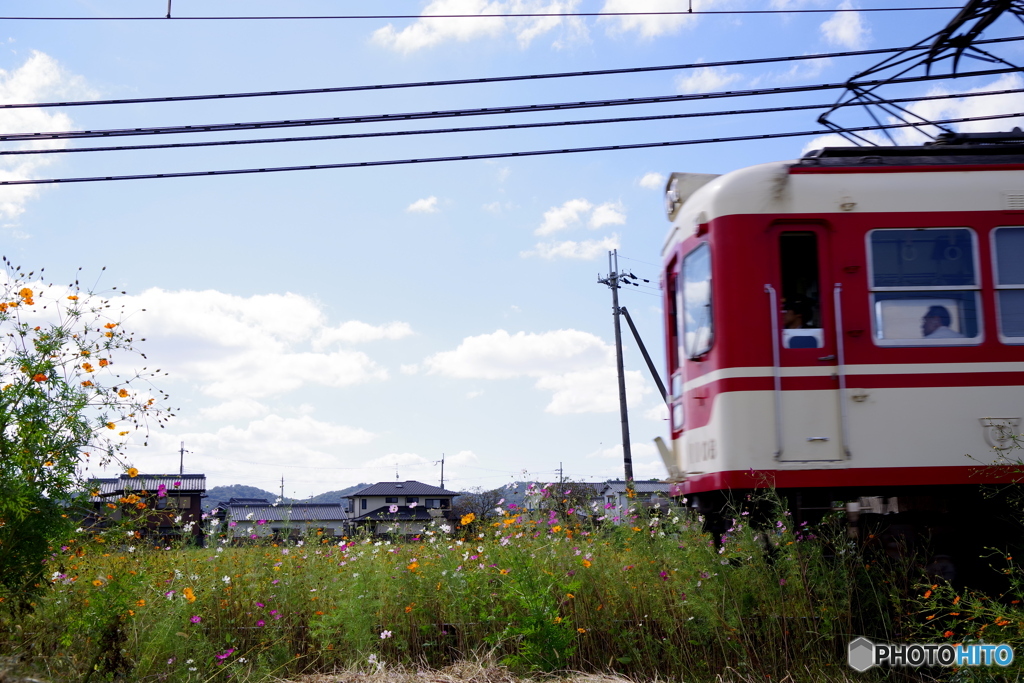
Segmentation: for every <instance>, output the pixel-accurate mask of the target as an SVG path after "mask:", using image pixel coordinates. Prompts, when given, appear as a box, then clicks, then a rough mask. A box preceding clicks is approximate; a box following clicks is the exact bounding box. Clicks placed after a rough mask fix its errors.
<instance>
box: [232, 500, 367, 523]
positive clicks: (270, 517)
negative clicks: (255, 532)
mask: <svg viewBox="0 0 1024 683" xmlns="http://www.w3.org/2000/svg"><path fill="white" fill-rule="evenodd" d="M226 507H227V517H228V518H230V519H233V520H236V521H244V520H246V519H247V518H249V515H250V514H251V515H252V518H251V520H252V521H254V522H255V521H257V520H263V521H265V522H287V521H293V522H328V521H332V522H333V521H337V520H347V519H348V513H347V512H345V509H344V508H343V507H342V506H341V504H340V503H293V504H291V505H270V504H269V503H267V504H260V505H232V504H229V505H227V506H226Z"/></svg>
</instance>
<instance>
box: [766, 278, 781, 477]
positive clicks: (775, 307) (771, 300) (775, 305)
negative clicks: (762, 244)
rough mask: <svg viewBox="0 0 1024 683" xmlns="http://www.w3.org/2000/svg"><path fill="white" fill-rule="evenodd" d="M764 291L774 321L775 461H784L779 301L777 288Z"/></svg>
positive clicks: (770, 316) (769, 287)
mask: <svg viewBox="0 0 1024 683" xmlns="http://www.w3.org/2000/svg"><path fill="white" fill-rule="evenodd" d="M764 291H765V292H767V293H768V311H769V313H770V315H769V318H770V319H771V321H772V365H773V366H774V374H775V396H774V401H775V459H776V460H781V459H782V374H781V372H782V371H781V368H780V366H781V362H780V360H779V301H778V297H777V296H776V294H775V288H774V287H772V286H771V285H765V286H764Z"/></svg>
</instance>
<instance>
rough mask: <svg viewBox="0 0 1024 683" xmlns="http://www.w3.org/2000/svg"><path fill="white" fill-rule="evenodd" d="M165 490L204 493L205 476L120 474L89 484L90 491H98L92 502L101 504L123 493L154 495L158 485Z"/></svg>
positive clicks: (169, 491)
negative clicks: (142, 492)
mask: <svg viewBox="0 0 1024 683" xmlns="http://www.w3.org/2000/svg"><path fill="white" fill-rule="evenodd" d="M161 484H162V485H164V486H165V487H166V488H167V492H168V493H188V494H190V495H194V494H196V493H204V492H205V491H206V475H205V474H140V475H138V476H136V477H129V476H128V475H127V474H122V475H121V476H120V477H112V478H109V479H93V480H91V481H90V482H89V484H88V486H89V490H90V491H99V496H98V497H97V496H92V497H90V499H89V500H90V501H92V502H102V501H104V500H106V499H108V498H110V497H112V496H120V495H122V494H123V493H124V492H125V491H134V492H138V491H148V492H150V493H156V492H157V490H158V489H159V488H160V485H161Z"/></svg>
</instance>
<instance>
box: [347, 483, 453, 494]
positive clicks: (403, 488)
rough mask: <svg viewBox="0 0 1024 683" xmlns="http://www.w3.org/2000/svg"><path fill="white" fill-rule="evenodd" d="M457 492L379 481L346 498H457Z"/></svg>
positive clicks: (418, 484) (421, 484) (427, 486)
mask: <svg viewBox="0 0 1024 683" xmlns="http://www.w3.org/2000/svg"><path fill="white" fill-rule="evenodd" d="M457 495H459V493H458V492H457V491H448V490H446V489H442V488H438V487H437V486H431V485H430V484H424V483H422V482H419V481H412V480H409V481H381V482H377V483H376V484H371V485H370V486H367V487H366V488H365V489H363V490H361V491H356V492H355V493H350V494H348V495H347V496H345V497H346V498H356V497H357V496H457Z"/></svg>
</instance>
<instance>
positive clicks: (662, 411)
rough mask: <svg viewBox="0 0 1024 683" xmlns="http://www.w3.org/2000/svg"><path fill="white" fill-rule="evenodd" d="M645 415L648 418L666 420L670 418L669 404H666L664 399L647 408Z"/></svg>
mask: <svg viewBox="0 0 1024 683" xmlns="http://www.w3.org/2000/svg"><path fill="white" fill-rule="evenodd" d="M643 415H644V417H646V418H647V419H648V420H657V421H658V422H663V421H665V420H668V406H667V405H665V402H664V401H658V403H657V404H655V405H654V406H652V407H650V408H648V409H647V410H645V411H644V413H643Z"/></svg>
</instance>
